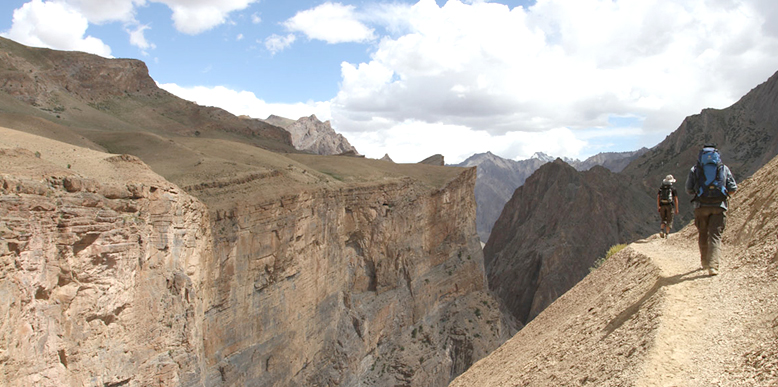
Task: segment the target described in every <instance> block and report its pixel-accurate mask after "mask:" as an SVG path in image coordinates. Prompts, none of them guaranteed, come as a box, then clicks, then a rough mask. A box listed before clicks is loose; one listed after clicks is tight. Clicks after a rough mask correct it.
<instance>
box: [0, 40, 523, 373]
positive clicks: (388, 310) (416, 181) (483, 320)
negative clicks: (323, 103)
mask: <svg viewBox="0 0 778 387" xmlns="http://www.w3.org/2000/svg"><path fill="white" fill-rule="evenodd" d="M4 42H5V43H4V44H6V46H5V47H6V48H7V47H11V49H10V50H7V51H3V52H0V58H5V60H10V59H8V58H11V59H13V62H12V63H11V62H8V63H6V64H5V66H6V67H4V68H5V69H7V71H10V72H14V71H16V72H19V73H20V74H21V73H29V75H27V77H29V78H30V79H35V77H36V76H37V77H38V78H39V79H41V80H45V81H46V82H45V84H46V87H45V90H51V93H50V95H51V96H54V97H56V98H57V100H58V101H64V102H62V104H61V106H62V108H59V109H56V111H55V110H50V109H49V108H48V107H46V106H43V105H40V104H38V105H34V104H32V103H31V101H33V99H34V98H33V97H34V96H37V95H44V96H45V95H49V94H45V93H43V94H41V93H39V92H38V89H35V88H28V87H27V86H25V87H24V88H15V87H10V86H11V85H9V87H8V88H0V122H2V123H3V124H4V125H8V126H10V127H12V129H16V130H17V131H14V130H8V129H3V134H2V135H0V148H2V149H9V150H6V151H4V152H11V153H13V152H17V153H20V154H26V155H27V156H26V157H27V158H26V159H20V158H10V159H9V161H7V162H8V164H14V163H17V164H14V165H15V168H16V169H12V168H9V169H5V168H3V169H2V171H1V172H0V173H3V174H4V175H3V179H5V180H4V181H10V182H16V181H24V184H23V185H19V184H17V183H13V184H11V183H9V184H6V185H4V186H3V187H4V188H3V189H4V191H3V196H2V198H3V199H2V201H0V205H6V207H4V208H3V210H2V211H0V216H2V217H3V222H4V223H5V224H9V225H13V227H9V230H0V231H2V232H3V233H4V234H3V238H4V239H3V243H4V244H3V245H2V246H4V247H3V248H0V253H2V260H3V262H6V264H5V265H4V266H3V267H2V268H0V271H2V274H0V276H1V277H0V287H1V288H3V289H12V290H13V291H14V292H17V293H14V294H20V296H19V297H17V298H11V299H10V301H9V302H10V303H9V304H6V306H4V307H3V308H5V309H2V310H6V311H10V310H13V311H14V312H13V313H16V314H17V315H18V316H19V317H18V318H17V317H15V318H16V319H15V320H14V322H15V323H14V324H7V325H5V328H3V330H2V332H1V333H0V334H2V335H4V336H2V337H6V340H7V341H6V342H4V343H2V346H0V362H3V363H4V367H2V374H0V378H2V379H0V384H4V385H14V386H16V385H18V386H22V385H24V386H26V385H44V386H46V385H52V386H53V385H73V386H76V385H78V386H80V385H85V384H99V385H149V384H161V385H168V386H190V385H192V386H194V385H197V386H232V385H343V386H357V385H396V384H402V385H409V386H445V385H446V384H448V383H449V381H450V380H451V379H452V378H454V377H455V376H456V375H458V374H460V373H461V372H463V371H464V370H465V369H467V368H468V367H469V366H470V365H471V364H472V363H473V362H475V361H476V360H478V359H479V358H481V357H483V356H485V355H486V354H487V353H489V352H490V351H491V350H493V349H494V348H496V347H497V346H498V345H499V344H500V343H501V342H503V341H504V340H505V339H507V338H508V337H509V334H510V333H511V332H512V331H514V330H515V324H513V323H511V322H510V321H505V322H504V321H503V319H502V318H501V314H500V312H499V305H498V303H497V302H496V300H495V299H494V298H493V297H492V296H491V295H490V294H489V293H488V291H487V289H486V280H485V273H484V268H483V256H482V252H481V248H480V243H479V240H478V237H477V234H476V232H475V199H474V197H473V186H474V184H475V179H476V172H475V170H474V169H463V168H452V167H443V166H431V165H422V164H393V163H387V162H384V161H379V160H369V159H364V158H353V157H336V156H317V155H310V154H305V153H301V152H296V151H295V150H294V149H292V148H291V146H289V143H288V139H289V137H285V136H288V134H284V133H288V132H286V131H284V130H283V129H281V128H278V127H276V126H272V125H269V124H266V123H262V125H260V124H256V125H257V126H256V127H254V126H252V125H255V124H251V123H249V122H247V120H245V119H241V118H238V117H234V116H229V115H228V113H226V112H223V111H220V110H216V109H210V108H203V107H198V106H197V105H194V104H192V103H189V102H184V101H180V100H177V99H176V98H175V97H173V96H171V95H168V94H164V92H161V91H160V92H159V94H154V93H152V97H153V98H152V99H151V100H153V101H156V102H158V103H151V104H149V105H144V101H146V100H144V98H146V97H143V96H142V95H141V94H142V93H141V94H137V92H133V91H132V90H128V92H127V93H125V94H122V93H119V94H120V95H114V94H112V92H111V91H97V90H94V91H89V93H91V94H89V95H90V96H92V95H93V96H94V98H95V101H98V100H97V98H98V97H99V96H103V97H102V98H103V99H101V100H100V102H95V103H92V102H86V100H87V99H85V98H86V97H83V96H78V95H75V96H74V95H71V94H70V93H71V91H72V92H73V93H75V91H74V90H80V89H78V88H77V87H76V86H75V85H76V84H78V82H76V80H77V79H76V78H77V77H78V76H79V74H81V72H80V70H79V69H80V68H81V67H79V66H83V64H82V61H81V60H80V58H81V57H82V56H83V55H86V54H79V53H72V54H73V55H75V56H74V57H72V58H71V57H70V56H69V54H71V53H62V52H55V51H51V50H39V49H30V48H25V47H23V46H19V45H14V44H11V43H8V42H7V41H4ZM19 58H22V59H24V60H22V59H19ZM74 58H75V59H74ZM55 59H56V60H55ZM60 59H62V61H60ZM84 60H87V61H94V62H85V63H91V65H92V66H97V65H98V64H100V63H102V62H99V61H105V63H107V66H108V68H111V66H118V68H120V69H124V68H125V67H124V66H125V65H126V64H127V63H129V64H133V65H136V64H137V63H140V62H135V61H117V62H114V61H113V60H106V59H97V58H92V57H91V56H87V57H86V59H84ZM9 63H11V64H9ZM19 63H24V65H25V66H28V67H22V66H21V65H19ZM63 63H74V64H72V65H70V66H72V68H71V67H68V68H62V66H63ZM36 66H39V67H36ZM138 66H139V65H138ZM53 67H56V68H58V69H59V70H58V71H60V72H61V74H63V75H62V76H61V77H60V78H57V77H54V76H52V75H51V74H49V73H47V71H49V69H50V68H53ZM20 68H21V69H23V71H22V70H19V69H20ZM30 70H32V71H30ZM39 71H40V74H41V75H39V74H37V72H39ZM93 71H94V72H96V73H98V74H100V73H103V72H104V71H103V70H100V69H93ZM128 71H129V70H128ZM137 73H138V71H131V72H129V74H137ZM140 73H143V71H140ZM58 74H59V73H58ZM90 74H91V73H90ZM110 74H114V73H113V72H110ZM117 74H119V73H117ZM121 74H124V73H121ZM144 74H145V73H144ZM19 76H20V77H22V75H19ZM90 76H92V75H90ZM116 76H117V77H119V75H116ZM125 76H126V75H122V76H121V77H125ZM145 76H147V74H145ZM74 77H76V78H74ZM121 77H120V78H121ZM84 82H86V81H84ZM14 85H15V83H14ZM68 85H70V86H68ZM149 87H150V86H149ZM84 89H85V90H86V89H88V88H86V87H84ZM9 90H17V92H18V93H16V94H13V95H11V94H9ZM24 90H33V91H35V92H34V93H31V95H27V94H25V93H24V92H23V91H24ZM139 90H141V91H143V90H145V89H142V88H141V89H139ZM84 92H86V91H84ZM157 96H159V99H156V98H157ZM91 104H94V105H95V106H92V105H91ZM57 106H60V105H57ZM141 112H143V113H148V115H144V114H139V113H141ZM57 115H59V117H57ZM195 118H196V119H195ZM231 122H241V123H242V124H241V125H242V126H230V125H231V124H230V123H231ZM262 128H265V129H267V131H265V129H262ZM21 132H25V133H21ZM198 132H199V134H198ZM28 133H32V134H37V135H40V136H44V137H48V138H51V139H56V140H58V141H60V142H58V143H56V145H46V146H45V147H44V145H45V144H48V143H46V142H45V141H44V139H41V138H38V137H35V138H33V139H30V138H29V137H25V136H29V135H28ZM279 133H281V134H280V135H279V136H278V137H277V138H276V137H274V136H275V135H276V134H279ZM83 147H87V148H91V149H94V150H101V151H105V150H109V151H111V152H115V153H119V154H127V156H115V155H111V154H106V153H104V152H100V153H97V154H98V156H94V158H96V159H98V160H107V161H106V162H108V164H107V165H108V166H109V167H105V168H102V167H101V168H97V167H94V165H93V164H94V163H92V162H91V161H90V160H91V159H90V158H85V157H83V156H82V155H84V154H85V152H86V150H85V149H84V148H83ZM16 148H23V149H26V151H25V150H16ZM276 149H277V150H282V151H283V153H276V152H272V151H271V150H276ZM11 153H9V154H11ZM30 155H32V156H31V157H30ZM130 155H131V156H130ZM31 158H34V159H35V160H37V161H36V162H40V163H43V164H44V165H49V164H52V165H55V166H56V168H54V167H51V168H52V171H55V172H56V173H54V172H47V173H45V174H43V173H42V174H38V175H34V176H30V175H28V172H26V170H25V169H24V166H25V163H27V161H26V160H28V159H31ZM114 159H117V160H129V161H125V163H126V162H130V163H131V164H133V165H135V164H137V165H139V166H143V165H144V164H145V165H148V167H150V168H151V169H152V170H153V171H154V172H155V173H156V174H159V175H160V176H162V177H164V179H166V181H164V180H163V181H162V182H159V183H154V184H152V183H151V182H152V181H154V182H155V181H157V180H161V178H160V177H159V176H157V175H154V176H156V177H153V178H149V179H151V180H148V181H146V180H143V176H145V175H143V174H139V175H138V176H135V175H134V174H119V177H124V179H125V180H121V179H120V180H118V181H117V182H115V184H116V185H117V187H115V188H111V191H104V190H103V188H99V189H98V188H94V187H103V186H104V185H106V184H107V183H106V182H104V181H102V180H101V179H102V178H103V177H104V176H106V175H110V173H103V172H100V171H103V170H105V171H109V172H111V171H112V170H111V169H110V168H111V167H110V166H111V165H113V164H112V162H111V161H110V160H114ZM35 160H33V161H35ZM47 168H48V167H47ZM144 168H145V167H144ZM146 170H147V169H146ZM111 173H113V172H111ZM149 173H150V172H149ZM70 174H72V175H74V176H75V177H77V178H78V179H75V178H73V179H71V180H73V181H83V182H85V183H82V184H81V185H80V186H78V185H77V184H78V183H72V184H71V183H68V182H67V181H68V180H67V176H68V175H70ZM117 178H118V177H117ZM154 179H157V180H154ZM107 181H108V182H110V181H111V180H110V179H109V180H107ZM138 181H139V182H140V183H138ZM20 184H21V183H20ZM74 184H76V185H74ZM138 184H141V186H143V187H147V189H148V192H149V193H148V194H145V192H146V191H142V192H141V193H139V194H135V193H134V192H136V191H137V185H138ZM17 186H19V187H22V188H18V189H17V188H16V187H17ZM77 186H78V187H80V188H78V189H77V188H74V187H77ZM25 187H32V188H25ZM68 187H71V188H68ZM90 187H91V188H90ZM122 187H125V188H122ZM130 187H136V188H130ZM70 190H74V191H72V192H71V191H70ZM114 190H116V192H114ZM125 191H127V192H129V193H126V192H125ZM185 193H188V194H190V195H192V196H193V197H195V198H197V199H193V198H191V197H189V196H187V195H186V194H185ZM174 194H175V195H179V197H180V199H176V198H174V197H173V196H171V195H174ZM69 195H70V196H69ZM73 195H75V196H73ZM133 195H135V196H137V195H149V197H146V196H139V197H137V198H136V197H135V196H133ZM71 196H72V197H71ZM158 196H159V197H162V198H164V200H161V201H158V202H155V203H153V205H152V204H148V206H147V207H146V204H144V203H145V202H143V201H142V200H144V199H149V200H150V198H157V197H158ZM64 198H67V200H65V199H64ZM115 199H120V202H119V204H115V203H113V202H112V200H115ZM174 199H175V200H179V201H183V202H185V203H190V202H191V203H192V204H188V205H187V206H188V207H183V205H179V204H176V203H174V202H173V200H174ZM132 200H136V201H137V200H140V201H141V202H138V203H134V202H132ZM155 200H156V199H155ZM38 202H41V203H43V204H41V205H40V206H39V205H38ZM2 203H6V204H2ZM9 203H10V204H9ZM198 206H199V207H198ZM39 207H40V209H42V210H41V211H44V210H45V214H42V215H45V217H43V218H38V215H39V214H38V212H37V211H38V210H37V209H38V208H39ZM82 207H83V208H82ZM26 209H32V210H33V214H32V215H34V216H36V217H35V218H29V216H32V215H30V214H28V213H27V212H25V211H26ZM109 210H110V211H109ZM193 211H194V212H193ZM197 211H199V212H197ZM25 216H27V217H28V218H25ZM63 222H64V223H63ZM25 224H27V226H25ZM60 224H61V225H62V227H73V228H74V230H72V231H70V230H68V229H63V228H62V227H58V225H60ZM120 226H121V227H120ZM122 227H123V228H122ZM190 230H194V231H190ZM409 231H410V232H409ZM195 232H196V233H195ZM36 233H37V234H36ZM63 233H64V234H63ZM192 233H195V234H194V235H195V236H191V235H192ZM198 233H199V234H198ZM30 235H40V238H42V239H43V240H44V242H45V243H49V245H46V246H49V247H45V249H43V250H41V248H40V246H44V244H43V243H44V242H40V243H39V242H35V243H32V242H30V243H27V241H28V240H31V239H29V238H30ZM37 251H45V252H46V253H44V254H40V253H37ZM182 254H183V255H182ZM75 261H77V262H78V265H79V266H78V268H77V270H78V272H79V273H80V272H85V273H92V272H95V273H99V274H100V276H99V277H95V278H92V277H90V278H89V281H92V282H87V281H86V280H84V279H82V278H80V277H77V276H76V277H73V275H75V274H73V272H74V270H73V269H70V268H68V267H70V266H75V265H76V264H75V263H74V262H75ZM195 261H196V262H197V263H192V262H195ZM28 262H29V263H28ZM68 265H70V266H68ZM63 268H64V269H63ZM33 269H35V270H33ZM60 272H64V274H58V273H60ZM69 273H70V274H69ZM68 275H70V276H71V277H73V278H76V279H77V281H76V280H73V279H71V277H68V278H66V279H65V280H62V279H61V278H62V276H68ZM146 277H153V278H151V279H149V280H147V279H146ZM163 279H164V280H163ZM68 281H70V282H68ZM149 281H151V283H150V282H149ZM116 284H120V285H121V286H119V285H116ZM115 286H118V287H117V288H116V289H114V287H115ZM17 288H18V289H19V290H16V289H17ZM74 289H75V290H74ZM133 289H134V290H133ZM74 291H75V292H76V293H77V295H76V296H77V297H81V296H83V297H90V298H88V299H85V301H84V304H83V306H79V307H78V308H74V307H73V306H71V307H70V308H69V309H65V308H63V307H62V304H61V303H62V302H63V301H62V300H63V298H62V296H61V294H63V293H64V294H66V296H67V297H71V296H72V294H73V292H74ZM153 300H161V301H159V303H155V302H152V301H153ZM87 301H88V302H87ZM9 313H10V312H9ZM17 322H18V323H17ZM16 327H22V328H21V329H22V330H23V331H19V330H18V329H17V328H16ZM27 327H29V329H27ZM20 332H22V333H24V335H22V336H20V337H22V339H21V340H22V342H19V341H18V340H20V339H14V338H13V337H15V336H18V335H19V334H20ZM60 332H63V334H62V338H60V336H57V338H56V339H54V338H52V337H53V336H52V335H53V334H57V335H59V333H60ZM84 337H88V338H89V340H93V341H90V343H92V342H94V345H92V344H90V345H87V346H84V345H83V343H82V346H78V344H76V345H75V346H74V345H71V344H70V343H79V342H80V341H79V340H82V339H83V338H84ZM14 340H16V341H14ZM46 340H50V341H46ZM68 340H71V341H68ZM60 341H61V342H60ZM39 343H45V345H43V346H40V345H38V344H39ZM11 346H14V347H13V348H11ZM19 348H22V349H19ZM11 357H13V361H11V360H9V359H10V358H11ZM38 359H44V360H38ZM106 359H108V360H106ZM42 362H45V365H46V366H45V367H44V366H43V365H44V363H42ZM10 364H13V367H11V366H10ZM49 367H50V368H49ZM17 380H18V381H19V382H18V383H17Z"/></svg>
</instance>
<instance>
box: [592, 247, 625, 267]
mask: <svg viewBox="0 0 778 387" xmlns="http://www.w3.org/2000/svg"><path fill="white" fill-rule="evenodd" d="M625 247H627V245H626V244H623V243H622V244H619V245H614V246H611V248H610V249H608V252H607V253H605V256H604V257H602V258H600V259H598V260H596V261H595V262H594V266H592V267H590V268H589V272H590V273H591V272H593V271H595V270H597V269H598V268H599V267H600V266H602V264H603V263H605V261H607V260H608V258H610V257H611V256H612V255H613V254H616V253H618V252H619V251H621V250H622V249H624V248H625Z"/></svg>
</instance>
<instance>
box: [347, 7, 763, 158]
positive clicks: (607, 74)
mask: <svg viewBox="0 0 778 387" xmlns="http://www.w3.org/2000/svg"><path fill="white" fill-rule="evenodd" d="M724 3H726V4H724ZM773 3H774V2H768V1H767V0H751V1H703V0H645V1H640V2H636V1H627V0H587V1H569V0H538V1H537V2H536V4H535V5H533V6H531V7H529V8H522V7H515V8H513V9H511V8H509V7H507V6H505V5H501V4H496V3H487V2H482V1H473V2H470V3H463V2H461V1H457V0H449V1H448V2H446V4H445V5H444V6H442V7H441V6H438V5H437V3H436V2H435V1H434V0H420V1H419V2H418V3H416V4H413V5H398V4H393V5H391V6H388V7H385V8H383V10H382V12H375V13H373V16H372V18H371V19H369V20H370V21H371V22H374V23H384V24H383V25H384V26H385V28H386V30H387V31H389V32H390V34H391V36H387V37H384V38H383V39H381V40H380V42H379V43H378V44H377V46H375V49H374V51H373V53H372V55H371V59H370V61H367V62H364V63H343V64H342V66H341V73H342V81H341V88H340V91H339V93H338V94H337V96H336V97H335V98H334V99H333V101H332V107H333V116H334V120H333V126H335V127H337V128H339V130H341V131H344V132H346V135H347V136H348V137H349V139H350V141H352V140H351V138H352V137H355V138H356V137H360V138H364V139H365V141H367V140H368V139H369V140H371V141H384V143H389V142H390V140H389V139H391V138H394V135H393V134H389V133H395V131H396V130H398V128H404V127H407V126H408V123H413V125H414V127H415V128H417V129H418V131H414V133H416V135H417V136H419V135H421V133H422V131H431V132H432V133H437V134H440V133H442V131H441V129H439V128H459V129H457V130H456V131H454V132H456V133H459V134H463V133H469V134H468V135H467V136H464V134H463V136H464V138H467V139H468V140H465V141H467V142H469V143H471V144H476V143H477V141H476V139H477V138H480V137H479V136H484V135H488V136H491V138H498V139H500V141H499V143H502V142H505V141H525V140H526V138H527V137H526V136H527V134H516V133H533V132H535V133H545V134H546V135H545V136H544V137H543V138H546V139H548V140H551V139H552V136H556V135H559V133H558V132H556V131H558V130H561V129H560V128H566V130H569V132H565V136H563V137H564V138H568V139H571V141H570V142H569V143H563V145H564V144H566V146H568V147H569V148H567V149H568V150H567V151H561V150H560V152H557V153H555V152H553V151H552V150H548V152H549V153H550V154H555V155H571V156H575V155H574V154H570V153H571V152H570V151H571V150H575V149H578V150H579V151H580V150H581V149H583V148H582V147H581V146H580V145H581V142H580V141H583V142H586V141H591V140H593V139H596V136H591V135H587V134H586V133H589V132H586V131H591V130H592V129H603V128H605V129H614V126H613V125H612V124H611V123H610V120H611V118H612V117H618V116H635V117H639V118H640V119H641V125H642V126H641V128H640V129H639V130H637V131H640V132H643V133H664V134H666V133H669V132H670V131H672V130H674V129H675V128H676V127H677V126H678V125H679V124H680V123H681V121H682V120H683V118H684V117H685V116H687V115H690V114H693V113H696V112H699V111H700V110H701V109H702V108H706V107H715V108H723V107H726V106H728V105H729V104H731V103H733V102H735V101H736V100H737V99H738V98H739V97H740V96H742V95H743V94H745V93H746V92H747V91H748V90H749V89H751V88H753V87H754V86H756V85H757V84H758V83H760V82H763V81H764V80H765V79H767V77H769V76H770V75H771V74H772V73H773V72H774V71H775V70H776V68H775V65H776V63H778V39H776V36H775V34H774V31H771V30H772V29H773V27H772V26H775V25H778V20H775V17H776V15H775V13H776V12H775V11H774V10H775V9H776V7H775V5H773ZM768 4H769V5H770V6H768ZM769 7H771V8H770V9H771V10H773V11H772V15H773V16H771V13H770V12H768V11H767V8H769ZM393 15H394V16H393ZM352 18H354V19H360V17H359V16H358V15H357V16H352ZM361 20H368V19H366V18H362V19H361ZM422 123H426V125H422ZM435 128H438V129H435ZM463 128H466V129H463ZM637 131H636V130H632V131H630V132H628V133H631V134H632V135H635V133H636V132H637ZM362 132H371V133H364V134H363V133H362ZM376 132H377V133H376ZM473 133H476V134H477V135H475V134H473ZM409 134H410V132H409ZM571 136H572V137H571ZM532 138H535V137H532ZM575 138H578V139H581V140H580V141H576V140H574V139H575ZM440 141H443V140H442V139H441V138H438V142H440ZM352 143H354V144H355V146H357V147H358V149H360V151H364V152H366V154H367V149H368V148H369V146H367V145H366V144H359V142H358V141H352ZM376 144H383V143H378V142H376ZM395 144H396V145H400V143H399V142H395ZM497 145H499V144H497ZM497 145H495V146H497ZM429 146H430V147H431V148H432V147H433V144H429ZM453 146H454V145H453V144H452V147H453ZM519 146H520V145H516V146H514V148H512V149H514V150H513V151H506V152H507V153H506V154H502V156H503V157H514V156H512V155H525V154H524V153H522V152H521V151H519V150H517V149H519V148H516V147H519ZM452 149H453V148H452ZM494 149H495V148H492V149H491V150H492V151H493V152H494ZM560 149H561V148H560ZM538 150H542V149H538ZM451 152H454V153H456V152H457V151H456V150H452V151H451ZM389 153H390V154H392V157H395V156H394V154H393V152H391V151H390V152H389ZM395 153H396V152H395ZM426 153H427V154H432V153H442V152H440V151H437V152H436V151H434V150H432V149H430V151H428V152H426ZM471 153H472V152H471ZM530 154H531V153H530ZM368 155H370V154H368ZM376 155H377V156H378V157H380V156H381V155H383V153H380V152H379V153H376Z"/></svg>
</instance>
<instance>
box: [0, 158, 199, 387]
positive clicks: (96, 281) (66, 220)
mask: <svg viewBox="0 0 778 387" xmlns="http://www.w3.org/2000/svg"><path fill="white" fill-rule="evenodd" d="M9 153H14V155H13V156H14V157H16V158H18V160H17V161H23V162H25V163H29V165H38V164H42V163H44V162H43V161H41V160H40V159H37V158H35V157H34V156H32V155H31V154H29V152H23V151H20V152H15V151H4V152H3V154H2V155H0V157H6V156H9ZM116 192H125V194H117V193H116ZM130 192H133V194H130ZM109 197H111V198H109ZM207 223H208V214H207V212H206V211H205V207H204V206H203V205H202V204H201V203H200V202H198V201H197V200H195V199H193V198H192V197H190V196H188V195H186V194H185V193H183V192H181V191H179V190H178V189H177V188H176V187H174V186H172V185H165V186H161V185H157V184H154V185H147V184H145V183H143V182H127V183H126V184H124V185H122V186H119V185H117V184H111V185H106V186H105V187H103V186H102V185H101V184H100V183H99V182H97V181H94V180H91V179H88V178H82V177H79V176H77V175H75V174H72V173H70V172H68V171H64V170H62V171H60V172H59V173H58V174H57V175H54V176H51V177H49V178H46V179H43V180H39V179H36V178H34V177H25V176H19V175H14V176H11V175H0V315H2V316H3V319H2V323H0V324H2V327H0V384H2V385H6V386H61V385H69V386H87V385H101V386H102V385H114V384H116V385H125V384H126V385H134V386H140V385H143V386H146V385H163V386H177V385H193V384H196V383H198V382H199V379H200V366H201V361H200V354H201V353H202V349H201V344H200V343H201V339H200V337H201V336H202V329H201V324H200V321H201V319H202V307H201V304H200V303H199V301H198V298H199V292H200V283H199V280H198V278H199V276H200V273H201V270H200V268H201V261H202V260H204V257H205V256H206V255H208V254H210V235H209V229H208V227H207ZM122 383H124V384H122Z"/></svg>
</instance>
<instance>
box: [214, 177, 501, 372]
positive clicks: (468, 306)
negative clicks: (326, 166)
mask: <svg viewBox="0 0 778 387" xmlns="http://www.w3.org/2000/svg"><path fill="white" fill-rule="evenodd" d="M474 181H475V171H474V170H467V171H466V172H465V173H462V174H460V175H459V176H458V177H456V178H455V179H454V180H451V181H449V182H447V183H446V184H444V185H443V186H441V187H440V188H437V189H433V190H430V189H429V188H428V187H424V186H423V185H422V184H420V183H419V182H418V181H414V180H413V179H410V178H402V179H398V180H394V181H389V182H386V183H381V184H377V185H376V184H370V185H360V186H356V187H343V188H341V189H337V190H314V191H306V192H302V193H298V194H288V195H284V196H282V197H280V198H275V199H263V200H254V201H251V202H244V203H238V205H235V206H234V207H226V208H224V209H223V210H219V211H218V212H217V214H216V217H215V221H214V224H213V228H214V235H215V243H214V252H215V255H216V256H217V257H220V262H219V263H218V265H217V266H216V270H215V271H214V272H213V273H211V277H210V278H209V283H210V284H211V287H210V288H211V295H210V299H211V303H210V304H208V305H207V307H206V312H205V322H204V330H205V331H206V332H210V334H209V335H207V337H206V342H205V350H206V358H207V359H210V360H211V361H213V362H214V363H213V367H211V368H210V374H209V376H208V384H209V385H214V384H218V383H224V384H226V385H233V384H239V385H258V386H259V385H279V384H280V385H345V386H356V385H396V384H400V385H409V386H445V385H447V384H448V382H449V380H450V379H451V378H453V377H454V376H456V375H458V374H459V373H461V372H462V371H464V370H465V369H467V368H468V367H469V366H470V364H472V362H473V361H475V360H476V359H478V358H481V357H483V356H485V355H486V354H487V353H488V352H489V351H490V350H492V349H493V348H496V346H497V345H499V343H501V342H502V341H503V340H505V339H507V337H508V336H507V335H508V334H509V332H508V330H507V329H506V328H504V326H503V324H502V322H501V319H500V314H499V311H498V310H499V308H498V305H497V303H496V301H495V300H494V299H493V298H492V297H491V296H489V295H488V292H487V289H486V283H485V278H484V275H483V260H482V254H481V251H480V245H479V242H478V238H477V236H476V235H475V229H474V218H475V203H474V200H473V193H472V185H473V184H474ZM269 182H270V181H269ZM258 183H264V182H258ZM211 194H215V196H213V197H210V196H209V195H211ZM200 196H201V197H203V198H204V200H205V201H206V203H208V202H210V201H212V200H219V199H218V198H219V197H221V194H220V193H218V192H202V193H201V194H200Z"/></svg>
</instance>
